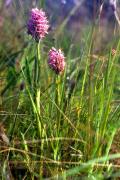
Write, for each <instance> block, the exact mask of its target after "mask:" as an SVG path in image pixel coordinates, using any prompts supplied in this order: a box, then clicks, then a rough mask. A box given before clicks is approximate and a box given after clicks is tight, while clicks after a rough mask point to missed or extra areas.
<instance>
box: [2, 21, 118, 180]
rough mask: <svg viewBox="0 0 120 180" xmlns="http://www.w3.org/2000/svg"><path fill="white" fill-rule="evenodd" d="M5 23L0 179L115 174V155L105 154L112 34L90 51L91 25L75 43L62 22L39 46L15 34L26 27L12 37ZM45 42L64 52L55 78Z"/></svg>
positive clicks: (114, 100)
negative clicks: (107, 42)
mask: <svg viewBox="0 0 120 180" xmlns="http://www.w3.org/2000/svg"><path fill="white" fill-rule="evenodd" d="M65 21H66V20H65ZM4 28H5V29H6V28H7V23H6V24H5V27H4ZM13 28H16V27H12V28H10V32H9V33H8V31H7V30H5V32H6V34H5V32H4V36H3V37H2V41H1V43H0V57H1V58H0V82H1V83H2V86H0V92H1V97H0V98H1V99H0V122H1V124H2V125H4V127H5V129H6V132H5V134H6V136H7V137H8V139H9V143H8V139H6V138H7V137H3V136H2V134H4V132H3V131H4V130H3V131H2V130H1V131H0V136H1V137H2V138H1V139H2V140H1V142H0V143H1V146H0V162H1V163H0V176H1V179H6V178H7V176H11V173H10V172H12V173H13V174H14V176H15V177H16V179H18V180H19V179H44V178H48V179H70V178H71V179H72V178H74V179H82V178H83V179H90V180H91V179H96V180H97V179H107V178H109V177H110V178H112V179H116V178H117V177H120V171H119V170H118V169H117V168H116V166H115V164H114V159H118V158H120V152H118V153H116V154H112V153H111V146H112V144H113V140H114V136H115V134H116V132H117V130H118V129H119V127H120V101H119V98H120V76H119V67H120V60H119V52H120V42H119V39H118V40H115V42H112V43H111V44H110V45H109V47H107V48H106V49H105V51H104V52H103V53H101V54H94V46H95V38H94V34H95V32H96V31H97V30H96V29H94V28H93V27H92V28H91V27H88V28H87V27H86V30H85V31H84V32H83V34H82V39H81V41H80V43H79V44H78V43H75V41H73V40H72V36H71V32H70V33H67V32H66V29H65V22H63V24H61V27H59V28H58V30H56V31H55V32H50V33H49V34H48V36H47V37H46V38H45V39H44V40H43V41H42V42H41V43H40V44H38V43H36V42H35V41H34V40H33V39H32V38H30V37H29V36H28V35H27V34H26V35H23V33H22V32H25V31H26V28H23V30H22V32H21V34H20V35H21V36H22V37H20V39H17V38H18V37H17V35H18V34H19V32H18V33H17V34H16V33H12V32H13ZM14 31H17V29H16V30H14ZM14 36H16V37H14ZM24 36H25V37H24ZM6 37H7V40H6ZM9 38H10V42H12V41H13V39H15V41H14V43H15V47H14V46H13V44H9ZM11 39H12V40H11ZM5 42H7V44H5ZM113 44H114V45H113ZM37 46H38V47H37ZM53 46H54V47H55V48H57V49H59V48H61V49H62V50H63V51H64V54H65V61H66V67H65V71H64V73H62V74H61V75H56V74H55V73H54V72H53V71H52V70H51V69H50V68H49V66H48V52H49V49H50V48H51V47H53ZM103 46H104V45H103ZM113 46H115V47H116V52H115V53H114V54H112V48H113ZM1 129H2V127H1ZM4 136H5V135H4Z"/></svg>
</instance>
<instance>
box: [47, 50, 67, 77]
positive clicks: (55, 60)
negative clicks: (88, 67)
mask: <svg viewBox="0 0 120 180" xmlns="http://www.w3.org/2000/svg"><path fill="white" fill-rule="evenodd" d="M48 64H49V66H50V68H52V69H53V70H54V71H55V72H56V74H60V73H62V72H63V71H64V69H65V57H64V54H63V52H62V51H61V49H59V50H56V49H55V48H53V47H52V49H51V50H50V51H49V59H48Z"/></svg>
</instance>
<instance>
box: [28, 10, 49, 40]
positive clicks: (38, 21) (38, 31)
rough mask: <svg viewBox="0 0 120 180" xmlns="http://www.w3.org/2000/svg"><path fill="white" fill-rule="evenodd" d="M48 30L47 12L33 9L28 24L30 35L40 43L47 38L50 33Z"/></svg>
mask: <svg viewBox="0 0 120 180" xmlns="http://www.w3.org/2000/svg"><path fill="white" fill-rule="evenodd" d="M48 28H49V25H48V20H47V17H46V15H45V12H44V11H42V9H40V10H39V9H37V8H34V9H32V10H31V12H30V17H29V21H28V24H27V29H28V34H30V35H31V36H32V37H33V38H34V39H35V40H37V41H38V40H39V39H42V38H43V37H45V35H46V34H47V33H48Z"/></svg>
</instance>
